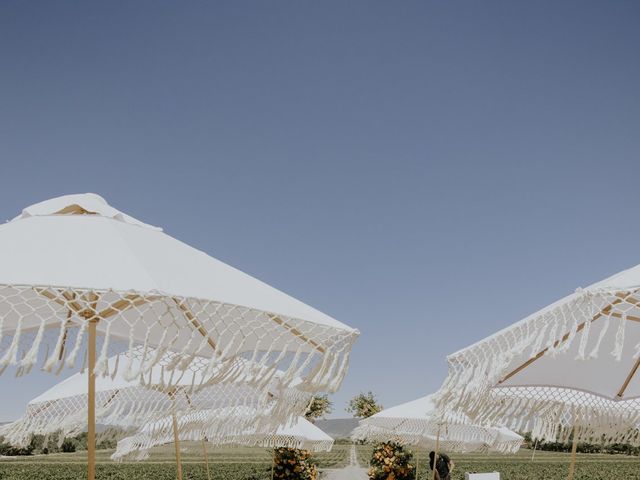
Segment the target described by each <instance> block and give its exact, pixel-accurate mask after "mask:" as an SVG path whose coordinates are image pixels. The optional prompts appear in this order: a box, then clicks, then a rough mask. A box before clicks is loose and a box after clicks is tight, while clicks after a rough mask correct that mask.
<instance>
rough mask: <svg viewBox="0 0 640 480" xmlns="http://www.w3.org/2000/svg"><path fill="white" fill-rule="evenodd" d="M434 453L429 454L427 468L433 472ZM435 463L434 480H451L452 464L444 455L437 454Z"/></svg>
mask: <svg viewBox="0 0 640 480" xmlns="http://www.w3.org/2000/svg"><path fill="white" fill-rule="evenodd" d="M435 456H436V452H433V451H432V452H429V467H430V468H431V470H433V463H434V462H433V459H434V457H435ZM435 463H436V480H451V475H450V474H451V471H452V470H453V462H452V461H451V459H450V458H449V456H448V455H447V454H446V453H439V454H438V460H437V461H436V462H435Z"/></svg>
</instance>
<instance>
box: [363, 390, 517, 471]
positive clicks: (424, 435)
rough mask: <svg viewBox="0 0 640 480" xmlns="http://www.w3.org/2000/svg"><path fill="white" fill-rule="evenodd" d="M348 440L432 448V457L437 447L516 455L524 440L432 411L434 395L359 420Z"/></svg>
mask: <svg viewBox="0 0 640 480" xmlns="http://www.w3.org/2000/svg"><path fill="white" fill-rule="evenodd" d="M352 438H353V439H354V440H374V441H390V440H393V441H397V442H400V443H405V444H409V445H419V446H423V447H425V446H426V447H429V448H434V449H435V453H436V455H437V454H438V450H439V449H440V448H445V449H447V450H450V451H455V452H469V451H487V450H491V451H498V452H500V453H516V452H517V451H518V450H519V449H520V446H521V445H522V442H523V440H524V439H523V438H522V437H521V436H520V435H518V434H517V433H515V432H512V431H510V430H508V429H506V428H502V427H486V426H481V425H474V424H472V423H471V422H470V420H469V418H468V417H467V416H466V415H464V414H462V413H454V412H451V411H449V412H446V413H443V412H441V411H439V410H437V409H436V405H435V403H434V395H427V396H425V397H421V398H418V399H417V400H413V401H410V402H407V403H403V404H401V405H397V406H395V407H391V408H387V409H385V410H382V411H381V412H378V413H376V414H375V415H372V416H371V417H369V418H366V419H364V420H361V421H360V425H359V426H358V428H357V429H356V430H354V432H353V434H352ZM417 470H418V459H417V458H416V471H417ZM434 478H435V471H434Z"/></svg>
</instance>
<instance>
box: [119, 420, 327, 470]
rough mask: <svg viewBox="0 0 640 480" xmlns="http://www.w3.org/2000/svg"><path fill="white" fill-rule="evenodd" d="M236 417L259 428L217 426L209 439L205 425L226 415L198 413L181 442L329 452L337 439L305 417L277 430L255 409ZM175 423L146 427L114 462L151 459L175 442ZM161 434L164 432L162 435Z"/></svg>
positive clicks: (185, 423)
mask: <svg viewBox="0 0 640 480" xmlns="http://www.w3.org/2000/svg"><path fill="white" fill-rule="evenodd" d="M235 413H236V414H240V415H244V416H247V417H252V418H254V420H255V426H254V427H252V428H247V429H246V430H245V431H244V432H243V433H241V434H233V433H231V434H228V435H222V434H221V433H220V428H219V427H218V426H215V427H214V428H213V430H214V431H215V432H216V433H215V436H211V437H210V436H208V435H207V431H208V426H207V425H203V423H204V421H205V418H207V417H208V421H209V422H210V423H209V425H211V424H214V423H216V420H218V421H219V420H221V419H224V418H225V417H226V416H227V413H226V412H220V411H212V412H206V411H200V412H195V413H192V414H189V415H185V416H184V417H182V418H180V419H179V420H178V429H177V430H178V431H179V439H180V441H200V440H202V439H203V438H206V439H207V440H208V441H209V442H210V443H213V444H214V445H216V446H219V445H245V446H253V447H267V448H277V447H286V448H298V449H305V450H311V451H314V452H323V451H324V452H328V451H330V450H331V448H332V447H333V438H331V437H330V436H329V435H327V434H326V433H325V432H323V431H322V430H320V429H319V428H318V427H316V426H315V425H314V424H312V423H311V422H309V421H308V420H306V419H305V418H303V417H298V418H296V419H295V420H294V422H293V423H291V424H285V425H281V426H279V427H277V429H274V428H273V427H269V425H268V424H266V423H263V422H261V421H260V420H261V419H263V418H264V417H265V416H266V415H265V413H266V412H258V411H256V410H254V409H249V408H247V409H245V410H244V411H243V412H241V413H240V412H238V411H236V412H235ZM171 424H172V419H171V418H165V419H163V420H161V421H159V422H156V424H153V425H151V424H150V425H145V426H144V427H143V428H141V429H140V430H139V431H138V433H136V434H135V435H132V436H130V437H126V438H123V439H122V440H120V441H119V442H118V446H117V448H116V451H115V453H114V454H113V455H112V456H111V458H112V459H114V460H122V459H124V458H125V457H130V458H135V459H143V458H146V457H147V456H148V452H149V450H150V449H151V448H153V447H156V446H158V445H164V444H167V443H171V442H173V441H174V437H173V427H172V425H171ZM159 432H163V433H162V434H159Z"/></svg>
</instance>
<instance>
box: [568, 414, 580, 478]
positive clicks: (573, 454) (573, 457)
mask: <svg viewBox="0 0 640 480" xmlns="http://www.w3.org/2000/svg"><path fill="white" fill-rule="evenodd" d="M577 451H578V426H577V425H574V426H573V443H572V444H571V463H570V464H569V476H568V479H569V480H573V473H574V471H575V468H576V453H577Z"/></svg>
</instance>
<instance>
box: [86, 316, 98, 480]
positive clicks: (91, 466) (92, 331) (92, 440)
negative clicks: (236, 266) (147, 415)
mask: <svg viewBox="0 0 640 480" xmlns="http://www.w3.org/2000/svg"><path fill="white" fill-rule="evenodd" d="M97 323H98V320H97V319H92V320H89V345H88V347H89V348H88V350H89V351H88V355H87V356H88V362H89V365H88V372H87V373H88V375H87V378H88V381H89V385H88V393H89V395H88V397H87V478H88V479H89V480H95V478H96V375H95V372H94V370H95V367H96V324H97Z"/></svg>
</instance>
